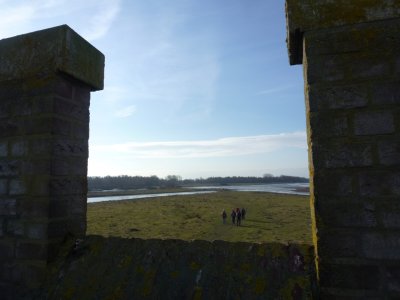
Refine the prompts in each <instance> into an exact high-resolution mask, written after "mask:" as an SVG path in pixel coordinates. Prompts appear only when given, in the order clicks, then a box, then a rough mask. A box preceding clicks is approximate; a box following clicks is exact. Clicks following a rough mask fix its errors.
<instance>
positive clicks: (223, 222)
mask: <svg viewBox="0 0 400 300" xmlns="http://www.w3.org/2000/svg"><path fill="white" fill-rule="evenodd" d="M221 216H222V224H226V211H225V209H223V210H222V213H221Z"/></svg>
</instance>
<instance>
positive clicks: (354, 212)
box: [316, 199, 378, 228]
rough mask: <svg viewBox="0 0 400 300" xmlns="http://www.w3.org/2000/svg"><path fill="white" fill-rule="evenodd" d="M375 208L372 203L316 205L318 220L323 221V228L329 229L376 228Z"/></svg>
mask: <svg viewBox="0 0 400 300" xmlns="http://www.w3.org/2000/svg"><path fill="white" fill-rule="evenodd" d="M376 214H377V212H376V208H375V205H374V204H373V203H362V202H359V203H347V202H341V201H340V200H339V199H337V201H336V202H335V201H324V202H323V203H318V204H316V215H317V216H318V219H320V220H324V221H323V223H324V224H325V226H330V227H349V228H352V227H353V228H354V227H363V228H372V227H376V226H377V224H378V222H377V217H376Z"/></svg>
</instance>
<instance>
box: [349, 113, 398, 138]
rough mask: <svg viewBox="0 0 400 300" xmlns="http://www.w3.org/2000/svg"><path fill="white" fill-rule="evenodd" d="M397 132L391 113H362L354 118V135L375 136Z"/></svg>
mask: <svg viewBox="0 0 400 300" xmlns="http://www.w3.org/2000/svg"><path fill="white" fill-rule="evenodd" d="M394 131H395V125H394V119H393V114H392V112H391V111H379V112H375V111H373V112H360V113H356V114H355V117H354V134H356V135H375V134H389V133H393V132H394Z"/></svg>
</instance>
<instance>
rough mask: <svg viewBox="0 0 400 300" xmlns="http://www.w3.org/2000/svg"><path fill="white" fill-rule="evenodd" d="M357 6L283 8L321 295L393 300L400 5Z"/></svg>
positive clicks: (397, 293) (399, 181)
mask: <svg viewBox="0 0 400 300" xmlns="http://www.w3.org/2000/svg"><path fill="white" fill-rule="evenodd" d="M353 2H354V3H351V1H350V2H349V1H329V0H321V1H313V0H301V1H295V0H287V4H286V9H287V17H288V49H289V57H290V61H291V63H292V64H299V63H303V65H304V77H305V78H304V79H305V85H306V87H305V91H306V95H305V97H306V110H307V132H308V144H309V145H310V147H309V158H310V174H311V183H312V186H311V189H310V190H311V200H312V205H313V207H312V209H311V211H312V219H313V228H314V232H313V234H314V241H315V249H316V255H317V256H318V258H317V265H318V270H319V287H320V291H321V294H320V296H321V298H322V299H367V298H368V299H392V298H393V299H394V298H399V297H400V288H399V287H400V284H399V282H400V280H399V278H400V277H399V274H400V273H399V267H398V266H399V265H400V251H399V248H400V221H399V220H400V207H399V196H400V172H399V170H398V166H399V165H400V144H399V131H400V121H399V119H400V118H399V106H398V105H399V103H400V89H399V86H400V82H399V79H398V76H399V71H400V55H399V53H400V51H399V50H400V38H399V36H400V18H399V13H400V2H396V1H387V2H388V3H386V2H385V3H383V2H382V1H359V2H360V3H358V2H357V3H356V1H353ZM389 2H390V3H389ZM299 30H300V32H299ZM301 58H302V60H301Z"/></svg>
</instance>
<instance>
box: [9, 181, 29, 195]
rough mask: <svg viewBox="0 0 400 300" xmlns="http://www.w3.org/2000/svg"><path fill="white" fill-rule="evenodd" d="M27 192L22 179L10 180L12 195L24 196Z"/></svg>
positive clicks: (10, 192)
mask: <svg viewBox="0 0 400 300" xmlns="http://www.w3.org/2000/svg"><path fill="white" fill-rule="evenodd" d="M25 192H26V185H25V182H24V181H22V180H20V179H11V180H10V188H9V194H10V195H23V194H25Z"/></svg>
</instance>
